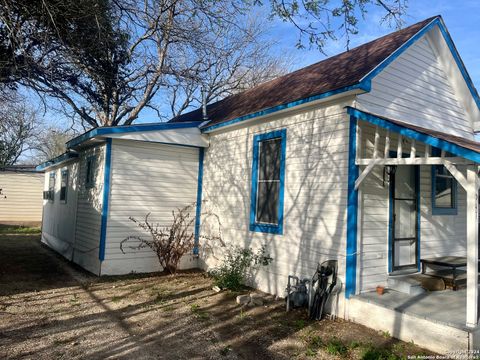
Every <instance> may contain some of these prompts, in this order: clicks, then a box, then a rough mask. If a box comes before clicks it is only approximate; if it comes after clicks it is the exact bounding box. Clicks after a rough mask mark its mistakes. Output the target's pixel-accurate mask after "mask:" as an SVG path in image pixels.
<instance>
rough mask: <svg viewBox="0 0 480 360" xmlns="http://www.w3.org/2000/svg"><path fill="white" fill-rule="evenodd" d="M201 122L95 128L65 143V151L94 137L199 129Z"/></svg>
mask: <svg viewBox="0 0 480 360" xmlns="http://www.w3.org/2000/svg"><path fill="white" fill-rule="evenodd" d="M200 123H201V121H195V122H184V123H167V122H164V123H152V124H137V125H125V126H108V127H106V126H105V127H96V128H93V129H91V130H89V131H87V132H85V133H83V134H81V135H79V136H77V137H75V138H73V139H72V140H70V141H67V142H66V146H67V149H71V148H73V147H75V146H78V145H81V144H82V143H84V142H85V141H87V140H90V139H92V138H94V137H96V136H105V135H109V134H118V133H130V132H142V131H158V130H173V129H185V128H193V127H199V125H200Z"/></svg>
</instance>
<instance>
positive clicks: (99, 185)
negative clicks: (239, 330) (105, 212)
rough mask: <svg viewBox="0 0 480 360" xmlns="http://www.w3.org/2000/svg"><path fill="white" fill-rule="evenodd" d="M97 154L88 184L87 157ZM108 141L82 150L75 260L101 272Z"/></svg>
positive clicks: (94, 270) (91, 269)
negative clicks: (91, 184)
mask: <svg viewBox="0 0 480 360" xmlns="http://www.w3.org/2000/svg"><path fill="white" fill-rule="evenodd" d="M90 157H93V158H94V166H93V169H94V181H93V186H92V187H86V186H85V181H86V171H87V159H88V158H90ZM104 168H105V144H101V145H98V146H94V147H91V148H88V149H85V150H82V151H81V153H80V157H79V170H78V201H77V216H76V225H75V251H74V254H73V261H74V262H76V263H77V264H79V265H81V266H82V267H84V268H85V269H87V270H89V271H91V272H92V273H94V274H100V260H99V259H98V255H99V246H100V229H101V220H102V206H103V180H104V179H103V173H104Z"/></svg>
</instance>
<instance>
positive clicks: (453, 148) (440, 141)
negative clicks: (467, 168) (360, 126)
mask: <svg viewBox="0 0 480 360" xmlns="http://www.w3.org/2000/svg"><path fill="white" fill-rule="evenodd" d="M347 112H348V113H349V114H350V115H351V116H354V117H356V118H357V119H360V120H364V121H367V122H369V123H371V124H374V125H377V126H379V127H381V128H384V129H388V130H390V131H393V132H395V133H398V134H401V135H403V136H406V137H409V138H412V139H415V140H418V141H421V142H424V143H426V144H428V145H431V146H434V147H436V148H439V149H441V150H445V151H447V152H450V153H452V154H454V155H456V156H460V157H463V158H465V159H468V160H472V161H474V162H476V163H480V142H477V141H474V140H468V139H465V138H462V137H460V136H455V135H451V134H448V133H446V132H441V131H437V130H433V129H427V128H424V127H421V126H417V125H413V124H409V123H406V122H404V121H400V120H395V119H391V118H386V117H383V116H379V115H375V114H372V113H368V112H365V111H361V110H358V109H355V108H352V107H347Z"/></svg>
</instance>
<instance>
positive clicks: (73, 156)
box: [35, 152, 78, 171]
mask: <svg viewBox="0 0 480 360" xmlns="http://www.w3.org/2000/svg"><path fill="white" fill-rule="evenodd" d="M76 158H78V154H77V153H72V152H67V153H64V154H62V155H60V156H57V157H56V158H53V159H51V160H48V161H45V162H44V163H42V164H40V165H38V166H37V167H36V168H35V170H37V171H44V170H47V169H49V168H51V167H53V166H58V165H60V164H63V163H66V162H68V161H70V160H74V159H76Z"/></svg>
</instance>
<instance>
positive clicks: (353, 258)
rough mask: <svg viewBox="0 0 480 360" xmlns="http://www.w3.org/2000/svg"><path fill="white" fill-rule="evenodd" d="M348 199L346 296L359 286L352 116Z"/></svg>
mask: <svg viewBox="0 0 480 360" xmlns="http://www.w3.org/2000/svg"><path fill="white" fill-rule="evenodd" d="M348 138H349V141H348V201H347V254H346V257H347V259H346V276H345V278H346V279H345V297H346V298H347V299H348V298H350V296H352V295H355V292H356V288H357V223H358V190H355V181H356V180H357V178H358V173H359V169H358V165H357V164H356V163H355V158H356V155H357V119H356V118H355V117H354V116H351V117H350V128H349V133H348Z"/></svg>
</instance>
